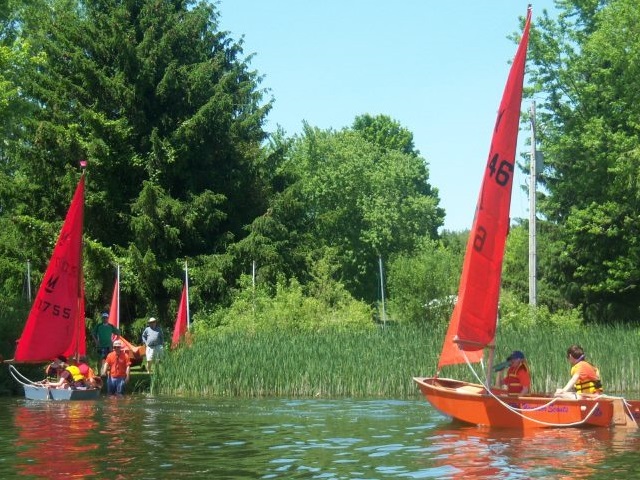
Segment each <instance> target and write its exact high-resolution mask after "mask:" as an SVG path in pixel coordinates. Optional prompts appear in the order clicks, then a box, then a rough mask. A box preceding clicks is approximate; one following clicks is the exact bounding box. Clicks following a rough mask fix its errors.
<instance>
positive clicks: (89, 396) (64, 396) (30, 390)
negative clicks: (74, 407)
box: [24, 385, 100, 401]
mask: <svg viewBox="0 0 640 480" xmlns="http://www.w3.org/2000/svg"><path fill="white" fill-rule="evenodd" d="M99 396H100V390H99V389H97V388H87V389H71V388H48V387H45V386H41V385H24V398H26V399H27V400H54V401H68V400H96V399H97V398H98V397H99Z"/></svg>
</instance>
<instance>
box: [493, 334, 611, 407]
mask: <svg viewBox="0 0 640 480" xmlns="http://www.w3.org/2000/svg"><path fill="white" fill-rule="evenodd" d="M567 360H568V361H569V363H570V364H571V370H570V375H571V378H570V379H569V381H568V382H567V384H566V385H565V386H564V387H563V388H559V389H557V390H556V391H555V394H554V395H555V396H556V397H563V398H576V397H577V396H578V395H584V394H601V393H602V392H603V388H602V381H601V379H600V372H599V371H598V369H597V368H596V367H594V366H593V365H592V364H590V363H589V362H587V361H586V360H585V353H584V350H583V349H582V347H581V346H580V345H571V346H570V347H569V348H568V349H567ZM495 370H496V371H497V372H498V375H497V378H496V383H497V386H498V387H502V388H505V389H506V391H507V393H508V394H511V395H526V394H528V393H530V392H531V373H530V371H529V365H528V364H527V360H526V358H525V356H524V353H522V352H521V351H520V350H514V351H513V352H512V353H511V354H510V355H509V356H508V357H507V360H506V362H503V363H501V364H499V365H496V367H495Z"/></svg>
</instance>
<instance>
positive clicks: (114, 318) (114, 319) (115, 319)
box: [109, 278, 120, 328]
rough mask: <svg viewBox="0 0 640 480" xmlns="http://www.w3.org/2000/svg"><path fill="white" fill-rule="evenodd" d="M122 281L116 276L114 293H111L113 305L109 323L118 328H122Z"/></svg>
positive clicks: (110, 309) (110, 310)
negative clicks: (120, 314) (120, 313)
mask: <svg viewBox="0 0 640 480" xmlns="http://www.w3.org/2000/svg"><path fill="white" fill-rule="evenodd" d="M119 303H120V282H119V281H118V278H116V283H115V285H114V286H113V295H111V307H110V308H109V323H110V324H111V325H113V326H114V327H116V328H120V318H119V314H118V312H120V305H119Z"/></svg>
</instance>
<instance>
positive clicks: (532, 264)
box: [529, 102, 538, 306]
mask: <svg viewBox="0 0 640 480" xmlns="http://www.w3.org/2000/svg"><path fill="white" fill-rule="evenodd" d="M536 161H537V155H536V103H535V102H533V103H532V104H531V160H530V164H531V165H530V168H529V305H531V306H535V305H536V303H537V301H538V299H537V296H538V285H537V283H538V279H537V271H536V270H537V268H536V264H537V258H536V249H537V245H536V167H537V165H536Z"/></svg>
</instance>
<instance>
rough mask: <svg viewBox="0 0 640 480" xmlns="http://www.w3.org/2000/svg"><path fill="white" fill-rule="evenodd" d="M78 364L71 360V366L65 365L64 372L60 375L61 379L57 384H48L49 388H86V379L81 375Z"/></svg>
mask: <svg viewBox="0 0 640 480" xmlns="http://www.w3.org/2000/svg"><path fill="white" fill-rule="evenodd" d="M77 363H78V362H77V361H76V360H75V359H73V358H72V359H71V360H70V364H69V365H67V364H66V363H63V364H62V365H64V370H63V371H62V372H61V373H60V378H58V381H57V382H46V385H47V387H49V388H78V387H86V385H85V378H84V375H83V374H82V373H80V368H79V367H78V364H77Z"/></svg>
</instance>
